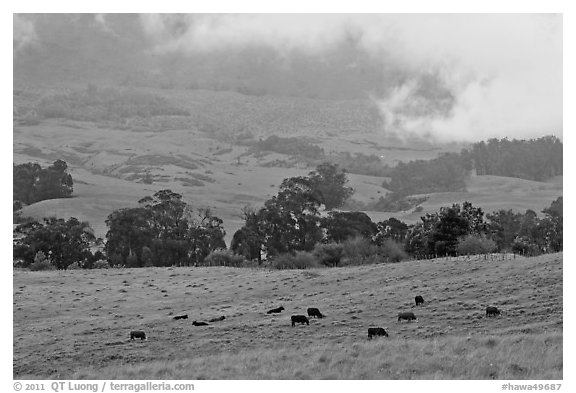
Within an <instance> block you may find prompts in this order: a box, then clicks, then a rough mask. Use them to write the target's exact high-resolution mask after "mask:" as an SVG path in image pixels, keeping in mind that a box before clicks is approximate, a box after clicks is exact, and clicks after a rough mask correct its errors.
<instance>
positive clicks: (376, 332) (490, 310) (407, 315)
mask: <svg viewBox="0 0 576 393" xmlns="http://www.w3.org/2000/svg"><path fill="white" fill-rule="evenodd" d="M414 301H415V302H416V307H418V306H421V305H423V304H424V298H423V297H422V296H420V295H418V296H416V297H415V298H414ZM284 310H285V309H284V307H283V306H280V307H278V308H273V309H271V310H268V311H267V312H266V314H279V313H281V312H282V311H284ZM306 311H307V314H308V316H306V315H292V316H291V317H290V320H291V322H292V326H294V325H296V324H297V323H299V324H302V325H303V324H306V325H310V320H309V319H308V318H312V317H314V318H324V314H322V313H321V312H320V310H319V309H318V308H316V307H310V308H308V310H306ZM500 314H501V313H500V310H498V308H497V307H494V306H488V307H486V316H487V317H495V316H497V315H500ZM173 319H175V320H179V319H188V314H183V315H176V316H174V317H173ZM224 319H226V317H225V316H224V315H222V316H221V317H217V318H212V319H210V320H209V321H208V322H219V321H223V320H224ZM403 320H406V321H409V322H410V321H417V320H418V319H417V318H416V315H415V314H414V313H413V312H411V311H406V312H400V313H398V322H400V321H403ZM192 325H194V326H207V325H209V323H207V322H202V321H200V322H198V321H193V322H192ZM374 336H384V337H388V333H387V332H386V330H384V328H381V327H370V328H368V338H369V339H371V338H372V337H374ZM135 338H139V339H140V340H146V333H145V332H143V331H142V330H132V331H131V332H130V340H134V339H135Z"/></svg>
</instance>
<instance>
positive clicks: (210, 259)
mask: <svg viewBox="0 0 576 393" xmlns="http://www.w3.org/2000/svg"><path fill="white" fill-rule="evenodd" d="M201 264H202V265H204V266H234V267H243V266H246V265H247V261H246V259H245V258H244V257H243V256H242V255H237V254H234V253H233V252H232V251H230V250H214V251H212V252H211V253H210V254H208V256H207V257H206V258H204V261H203V262H202V263H201Z"/></svg>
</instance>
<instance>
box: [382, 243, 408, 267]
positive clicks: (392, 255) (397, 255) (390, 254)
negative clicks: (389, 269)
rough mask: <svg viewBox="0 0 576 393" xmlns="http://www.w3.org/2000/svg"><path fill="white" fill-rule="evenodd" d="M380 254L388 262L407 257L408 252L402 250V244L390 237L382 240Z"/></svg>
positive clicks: (398, 260)
mask: <svg viewBox="0 0 576 393" xmlns="http://www.w3.org/2000/svg"><path fill="white" fill-rule="evenodd" d="M380 254H381V255H382V256H384V257H385V258H386V260H387V261H388V262H401V261H404V260H406V259H408V253H407V252H406V251H404V248H403V247H402V244H400V243H398V242H395V241H394V240H391V239H387V240H385V241H384V244H382V246H381V247H380Z"/></svg>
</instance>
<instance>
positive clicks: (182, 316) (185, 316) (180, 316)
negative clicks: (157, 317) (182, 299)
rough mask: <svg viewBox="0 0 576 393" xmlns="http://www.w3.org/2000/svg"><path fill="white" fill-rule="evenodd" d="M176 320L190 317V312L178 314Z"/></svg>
mask: <svg viewBox="0 0 576 393" xmlns="http://www.w3.org/2000/svg"><path fill="white" fill-rule="evenodd" d="M173 319H175V320H179V319H188V314H184V315H176V316H174V318H173Z"/></svg>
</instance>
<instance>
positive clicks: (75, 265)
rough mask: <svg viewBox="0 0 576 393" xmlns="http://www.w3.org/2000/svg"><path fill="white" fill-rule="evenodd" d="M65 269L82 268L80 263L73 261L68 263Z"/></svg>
mask: <svg viewBox="0 0 576 393" xmlns="http://www.w3.org/2000/svg"><path fill="white" fill-rule="evenodd" d="M66 269H67V270H79V269H82V266H80V263H78V262H74V263H71V264H70V265H68V267H67V268H66Z"/></svg>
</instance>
